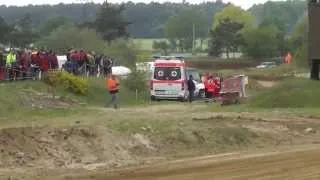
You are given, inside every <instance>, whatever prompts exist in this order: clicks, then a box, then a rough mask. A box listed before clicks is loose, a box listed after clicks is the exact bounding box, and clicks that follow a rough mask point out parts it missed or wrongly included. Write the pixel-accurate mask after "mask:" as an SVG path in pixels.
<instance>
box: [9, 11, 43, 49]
mask: <svg viewBox="0 0 320 180" xmlns="http://www.w3.org/2000/svg"><path fill="white" fill-rule="evenodd" d="M36 39H37V36H36V34H35V33H34V31H33V28H32V19H31V16H30V14H28V13H27V14H25V15H24V16H23V17H22V18H20V19H19V20H18V22H17V23H15V24H14V25H13V31H12V32H11V34H10V42H11V44H12V45H14V46H18V47H26V46H28V45H30V44H31V43H33V42H34V41H35V40H36Z"/></svg>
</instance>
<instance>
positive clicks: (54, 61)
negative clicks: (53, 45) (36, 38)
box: [48, 51, 59, 69]
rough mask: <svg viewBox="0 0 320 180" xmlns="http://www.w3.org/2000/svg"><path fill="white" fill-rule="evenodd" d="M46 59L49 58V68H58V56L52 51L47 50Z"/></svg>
mask: <svg viewBox="0 0 320 180" xmlns="http://www.w3.org/2000/svg"><path fill="white" fill-rule="evenodd" d="M48 60H49V69H58V68H59V64H58V58H57V56H56V55H55V53H54V52H52V51H50V52H49V55H48Z"/></svg>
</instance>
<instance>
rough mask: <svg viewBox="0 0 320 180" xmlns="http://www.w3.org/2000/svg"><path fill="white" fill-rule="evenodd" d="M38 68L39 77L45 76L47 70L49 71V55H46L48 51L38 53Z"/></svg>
mask: <svg viewBox="0 0 320 180" xmlns="http://www.w3.org/2000/svg"><path fill="white" fill-rule="evenodd" d="M40 61H41V63H40V70H41V78H42V79H44V78H46V77H47V75H48V71H49V57H48V53H46V52H43V53H41V55H40Z"/></svg>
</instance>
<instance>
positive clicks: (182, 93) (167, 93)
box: [150, 56, 188, 101]
mask: <svg viewBox="0 0 320 180" xmlns="http://www.w3.org/2000/svg"><path fill="white" fill-rule="evenodd" d="M187 78H188V77H187V71H186V64H185V61H184V58H183V57H175V56H155V57H154V65H153V68H152V72H151V80H150V95H151V100H153V101H154V100H180V101H184V100H186V99H187V98H188V89H187Z"/></svg>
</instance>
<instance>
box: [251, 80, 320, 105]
mask: <svg viewBox="0 0 320 180" xmlns="http://www.w3.org/2000/svg"><path fill="white" fill-rule="evenodd" d="M249 106H250V107H259V108H319V107H320V83H319V82H318V81H311V80H307V79H288V80H286V81H284V82H283V83H281V84H279V85H278V86H276V87H274V88H272V89H270V90H267V91H266V92H263V93H261V94H259V95H257V96H256V97H254V98H253V99H251V100H250V104H249Z"/></svg>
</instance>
